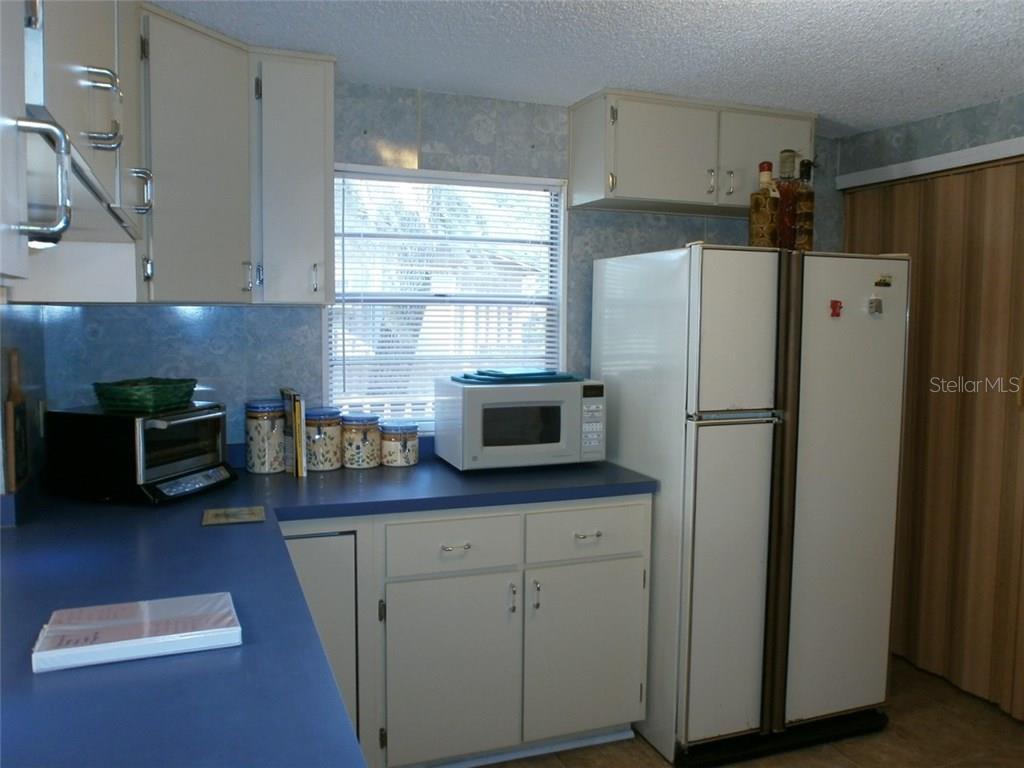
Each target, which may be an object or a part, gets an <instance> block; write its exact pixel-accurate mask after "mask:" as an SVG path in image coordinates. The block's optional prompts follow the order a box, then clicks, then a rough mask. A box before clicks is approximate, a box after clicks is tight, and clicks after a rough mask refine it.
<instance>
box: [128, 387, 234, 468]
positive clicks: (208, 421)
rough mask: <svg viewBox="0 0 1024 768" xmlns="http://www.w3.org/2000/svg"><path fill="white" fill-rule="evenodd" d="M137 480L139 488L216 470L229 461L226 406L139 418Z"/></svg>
mask: <svg viewBox="0 0 1024 768" xmlns="http://www.w3.org/2000/svg"><path fill="white" fill-rule="evenodd" d="M136 428H137V429H138V430H139V431H140V432H141V434H139V435H137V436H136V437H137V439H136V447H137V450H138V455H137V456H136V470H137V477H136V480H137V482H138V484H139V485H142V484H143V483H151V482H153V481H156V480H162V479H164V478H167V477H174V476H175V475H180V474H183V473H185V472H191V471H194V470H197V469H204V468H206V467H213V466H216V465H217V464H220V463H221V462H223V461H224V459H225V455H224V454H225V441H226V434H225V430H226V429H227V417H226V411H225V410H224V408H223V406H219V405H218V406H211V407H208V408H196V409H192V410H188V411H181V412H179V413H172V414H163V415H159V416H154V417H150V418H145V419H139V420H138V422H137V426H136Z"/></svg>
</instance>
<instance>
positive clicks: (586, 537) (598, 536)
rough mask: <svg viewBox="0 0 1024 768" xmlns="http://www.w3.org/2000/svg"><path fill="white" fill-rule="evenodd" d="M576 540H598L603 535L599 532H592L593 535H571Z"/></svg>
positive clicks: (577, 533)
mask: <svg viewBox="0 0 1024 768" xmlns="http://www.w3.org/2000/svg"><path fill="white" fill-rule="evenodd" d="M573 536H575V537H576V538H577V539H581V540H582V539H600V538H601V537H602V536H604V534H603V533H602V532H601V531H594V532H593V533H579V532H576V533H573Z"/></svg>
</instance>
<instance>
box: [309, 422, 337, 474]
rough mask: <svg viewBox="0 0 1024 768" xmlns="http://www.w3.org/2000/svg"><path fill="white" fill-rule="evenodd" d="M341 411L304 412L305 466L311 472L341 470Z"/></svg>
mask: <svg viewBox="0 0 1024 768" xmlns="http://www.w3.org/2000/svg"><path fill="white" fill-rule="evenodd" d="M341 464H342V456H341V409H340V408H330V407H328V408H310V409H309V410H308V411H306V466H307V467H308V468H309V470H310V471H311V472H328V471H330V470H332V469H341Z"/></svg>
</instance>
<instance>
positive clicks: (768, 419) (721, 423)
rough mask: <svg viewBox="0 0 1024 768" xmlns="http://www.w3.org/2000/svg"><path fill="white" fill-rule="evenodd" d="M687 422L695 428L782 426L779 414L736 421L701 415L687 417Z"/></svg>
mask: <svg viewBox="0 0 1024 768" xmlns="http://www.w3.org/2000/svg"><path fill="white" fill-rule="evenodd" d="M686 420H687V421H688V422H690V423H691V424H693V425H694V426H695V427H735V426H741V425H743V426H745V425H748V424H781V423H782V417H781V416H780V415H778V414H772V415H766V416H749V417H739V418H735V419H730V418H724V419H709V418H704V417H702V416H701V414H693V415H690V416H687V417H686Z"/></svg>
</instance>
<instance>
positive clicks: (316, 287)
mask: <svg viewBox="0 0 1024 768" xmlns="http://www.w3.org/2000/svg"><path fill="white" fill-rule="evenodd" d="M319 292H320V265H319V264H318V263H317V262H315V261H314V262H313V293H319Z"/></svg>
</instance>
